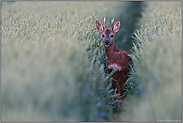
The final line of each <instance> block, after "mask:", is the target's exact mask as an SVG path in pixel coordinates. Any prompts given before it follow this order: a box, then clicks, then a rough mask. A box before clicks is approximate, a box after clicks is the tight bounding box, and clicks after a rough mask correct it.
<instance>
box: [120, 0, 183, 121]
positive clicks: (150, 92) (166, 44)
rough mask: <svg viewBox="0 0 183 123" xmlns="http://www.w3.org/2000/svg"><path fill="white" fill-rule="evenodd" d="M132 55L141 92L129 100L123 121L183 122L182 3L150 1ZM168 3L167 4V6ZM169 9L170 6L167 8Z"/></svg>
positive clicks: (137, 33) (138, 90)
mask: <svg viewBox="0 0 183 123" xmlns="http://www.w3.org/2000/svg"><path fill="white" fill-rule="evenodd" d="M146 3H147V4H148V7H147V8H146V9H145V13H144V14H143V16H142V19H141V20H140V22H139V25H140V29H138V30H137V31H136V33H135V42H136V44H135V45H134V47H133V49H132V50H133V54H132V58H133V61H134V65H135V67H134V70H133V72H132V75H131V78H130V79H129V82H134V83H135V84H134V85H135V86H134V87H136V88H135V90H136V91H137V92H138V94H133V95H131V97H130V100H128V101H127V102H126V106H125V108H126V113H125V114H122V115H121V117H120V118H119V119H120V120H123V121H153V122H156V121H179V122H180V121H181V120H182V110H181V109H182V108H181V98H182V96H181V75H182V74H181V73H182V71H181V63H182V62H181V56H182V47H181V46H182V42H181V41H182V17H181V15H182V8H181V3H180V2H146ZM165 6H166V7H165ZM167 8H168V9H167Z"/></svg>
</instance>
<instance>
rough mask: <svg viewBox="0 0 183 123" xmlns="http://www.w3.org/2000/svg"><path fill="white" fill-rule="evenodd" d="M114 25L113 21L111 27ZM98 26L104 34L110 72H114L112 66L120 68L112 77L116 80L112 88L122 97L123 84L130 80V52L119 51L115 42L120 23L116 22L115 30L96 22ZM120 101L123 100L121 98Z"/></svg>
mask: <svg viewBox="0 0 183 123" xmlns="http://www.w3.org/2000/svg"><path fill="white" fill-rule="evenodd" d="M112 23H113V21H112V22H111V25H112ZM104 24H105V19H104ZM96 26H97V29H98V30H99V31H100V32H101V33H102V39H103V44H104V48H105V51H106V54H107V57H108V62H107V68H108V72H109V73H111V72H112V70H113V69H112V68H111V66H112V67H114V66H115V65H117V66H118V68H120V69H118V70H117V71H116V72H115V73H114V74H113V76H112V77H113V79H114V80H113V81H112V86H113V88H114V89H116V88H117V91H116V92H115V93H117V94H119V95H120V96H122V95H123V93H124V87H123V84H124V83H125V82H126V80H127V79H128V76H127V74H128V72H129V68H130V66H129V63H130V61H131V60H132V59H131V58H130V57H129V56H128V55H129V53H128V52H126V51H124V50H119V49H118V48H117V47H116V45H115V42H114V35H115V33H116V32H117V31H118V30H119V28H120V21H118V22H116V24H115V25H114V27H113V28H111V26H110V28H104V27H103V26H102V24H101V23H100V22H99V21H96ZM112 35H113V36H112ZM118 99H121V97H119V98H118Z"/></svg>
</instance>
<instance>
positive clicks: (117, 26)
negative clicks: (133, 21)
mask: <svg viewBox="0 0 183 123" xmlns="http://www.w3.org/2000/svg"><path fill="white" fill-rule="evenodd" d="M120 25H121V22H120V21H118V22H116V23H115V24H114V27H113V28H112V30H113V32H115V33H116V32H117V31H118V30H119V28H120Z"/></svg>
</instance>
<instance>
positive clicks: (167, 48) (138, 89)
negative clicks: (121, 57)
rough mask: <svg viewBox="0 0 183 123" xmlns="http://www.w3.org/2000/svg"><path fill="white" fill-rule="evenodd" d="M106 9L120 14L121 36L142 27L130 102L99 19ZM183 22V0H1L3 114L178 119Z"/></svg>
mask: <svg viewBox="0 0 183 123" xmlns="http://www.w3.org/2000/svg"><path fill="white" fill-rule="evenodd" d="M144 5H147V7H146V8H145V9H144V13H143V14H142V18H141V19H140V20H139V22H138V21H137V20H138V19H139V17H140V16H141V11H142V10H143V8H142V7H143V6H144ZM123 6H125V7H123ZM132 6H134V7H132ZM139 6H140V7H139ZM164 6H166V7H164ZM130 7H132V8H135V7H136V12H137V13H134V11H130V12H129V13H127V12H126V10H128V9H129V8H130ZM137 8H138V10H137ZM167 8H169V9H167ZM119 10H120V11H119ZM134 10H135V9H134ZM122 13H124V14H122ZM125 13H126V15H125ZM135 14H137V16H136V17H134V18H132V15H135ZM104 16H105V17H106V21H107V25H109V23H110V19H111V18H113V17H115V21H117V20H118V19H120V20H121V21H122V27H121V29H123V30H122V32H126V33H125V36H123V37H121V36H120V35H121V33H120V32H118V33H117V35H116V37H115V38H116V42H117V43H116V44H120V41H122V40H124V39H125V38H126V37H129V36H130V35H132V34H131V33H133V32H134V30H135V28H136V27H139V28H138V30H136V31H135V33H134V46H133V48H132V49H131V52H132V54H131V56H132V58H133V61H134V67H133V68H132V71H131V75H130V79H129V80H128V82H127V84H128V88H127V90H126V94H128V96H127V101H124V102H123V104H124V106H123V107H124V110H121V109H119V110H118V105H117V101H116V100H114V97H115V95H113V92H114V90H113V89H112V87H111V82H110V81H111V77H110V75H108V72H107V69H106V62H107V58H106V54H105V51H104V48H103V44H102V41H101V35H100V33H99V32H98V31H97V29H96V26H95V22H96V20H99V21H100V22H101V23H103V17H104ZM125 18H127V19H125ZM129 18H132V19H134V20H131V21H130V22H132V23H133V22H134V23H136V24H129V25H126V27H125V25H123V23H125V22H128V19H129ZM135 19H137V20H135ZM181 22H182V19H181V4H180V2H165V3H164V2H151V3H149V2H146V4H143V3H133V2H73V1H72V2H51V1H50V2H46V1H44V2H13V3H7V2H2V25H1V27H2V28H1V29H2V36H1V37H2V40H1V46H2V68H1V71H2V72H1V73H2V76H1V80H2V81H1V83H2V90H1V92H2V96H1V97H2V98H1V100H2V121H144V120H145V121H157V120H180V118H181V67H180V66H181V53H182V52H181V34H182V28H181ZM130 25H131V27H129V26H130ZM132 26H134V28H132ZM125 28H127V29H126V30H125ZM118 39H119V40H118ZM118 46H119V48H120V49H124V45H121V46H120V45H117V47H118ZM127 50H129V48H128V49H127ZM116 111H117V112H119V115H114V113H115V112H116Z"/></svg>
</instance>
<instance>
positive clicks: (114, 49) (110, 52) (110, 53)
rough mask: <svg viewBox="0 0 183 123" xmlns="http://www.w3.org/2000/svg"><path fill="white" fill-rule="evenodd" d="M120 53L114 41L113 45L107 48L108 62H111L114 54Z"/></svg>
mask: <svg viewBox="0 0 183 123" xmlns="http://www.w3.org/2000/svg"><path fill="white" fill-rule="evenodd" d="M118 51H119V49H118V48H117V47H116V45H115V43H114V41H113V44H112V45H110V46H109V47H105V52H106V54H107V58H108V60H110V59H111V58H112V56H113V54H114V53H115V52H118Z"/></svg>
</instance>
